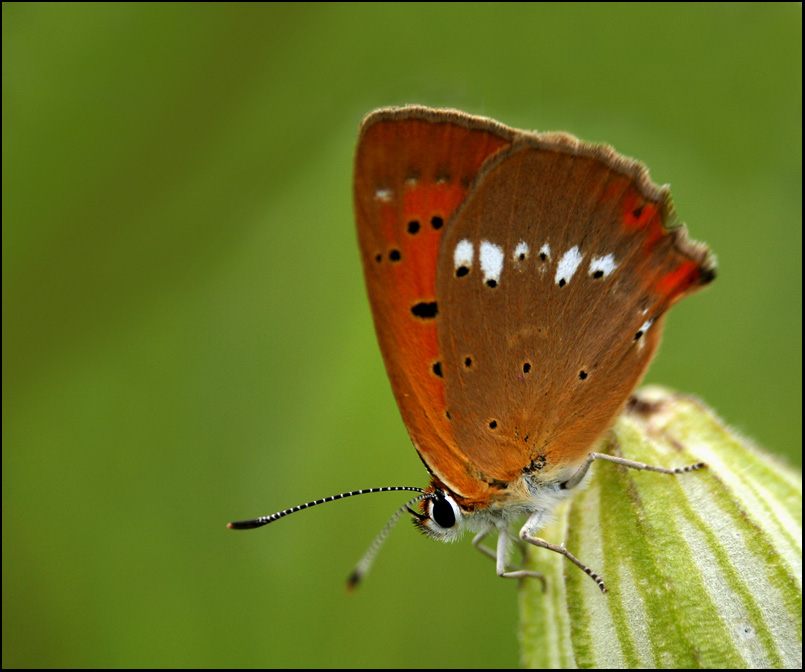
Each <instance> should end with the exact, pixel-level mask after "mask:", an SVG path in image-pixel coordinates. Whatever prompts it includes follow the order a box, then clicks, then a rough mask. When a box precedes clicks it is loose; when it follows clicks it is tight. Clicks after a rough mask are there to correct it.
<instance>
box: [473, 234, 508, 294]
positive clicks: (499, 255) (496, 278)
mask: <svg viewBox="0 0 805 672" xmlns="http://www.w3.org/2000/svg"><path fill="white" fill-rule="evenodd" d="M479 257H480V259H481V270H482V271H483V274H484V282H485V283H486V284H487V285H489V286H490V287H497V284H498V283H499V282H500V274H501V273H502V272H503V248H502V247H500V245H495V244H493V243H490V242H489V241H487V240H482V241H481V250H480V254H479Z"/></svg>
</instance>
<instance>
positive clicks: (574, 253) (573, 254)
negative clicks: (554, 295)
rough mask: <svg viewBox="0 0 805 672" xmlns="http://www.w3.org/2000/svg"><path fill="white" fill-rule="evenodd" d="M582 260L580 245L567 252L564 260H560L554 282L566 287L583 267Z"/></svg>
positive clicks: (563, 256)
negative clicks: (580, 267)
mask: <svg viewBox="0 0 805 672" xmlns="http://www.w3.org/2000/svg"><path fill="white" fill-rule="evenodd" d="M581 259H582V256H581V252H579V246H578V245H576V246H574V247H571V248H570V249H569V250H568V251H567V252H565V253H564V254H563V255H562V258H561V259H560V260H559V263H558V264H557V265H556V277H555V278H554V282H555V283H556V284H557V285H559V286H560V287H564V286H565V285H566V284H567V283H568V282H570V279H571V278H572V277H573V274H574V273H575V272H576V270H577V269H578V267H579V266H580V265H581Z"/></svg>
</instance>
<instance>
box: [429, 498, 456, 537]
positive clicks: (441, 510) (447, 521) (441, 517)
mask: <svg viewBox="0 0 805 672" xmlns="http://www.w3.org/2000/svg"><path fill="white" fill-rule="evenodd" d="M430 517H431V518H432V519H433V522H434V523H436V524H437V525H438V526H439V527H442V528H444V529H450V528H451V527H453V525H455V524H456V513H455V511H453V507H452V506H450V502H448V501H447V500H446V499H445V498H444V497H440V496H437V497H436V499H434V500H433V508H432V509H431V512H430Z"/></svg>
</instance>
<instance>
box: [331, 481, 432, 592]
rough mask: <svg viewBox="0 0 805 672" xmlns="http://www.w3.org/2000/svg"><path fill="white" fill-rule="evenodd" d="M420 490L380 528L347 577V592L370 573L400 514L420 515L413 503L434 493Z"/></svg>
mask: <svg viewBox="0 0 805 672" xmlns="http://www.w3.org/2000/svg"><path fill="white" fill-rule="evenodd" d="M419 492H421V493H423V494H421V495H419V497H414V499H412V500H411V501H410V502H406V503H405V504H403V505H402V506H401V507H400V508H399V509H397V511H396V513H395V514H394V515H393V516H392V517H391V520H390V521H389V522H388V523H386V526H385V527H384V528H383V529H382V530H380V534H378V535H377V536H376V537H375V540H374V541H373V542H372V545H371V546H369V548H368V549H366V553H364V554H363V557H362V558H361V559H360V562H358V564H357V565H355V569H353V570H352V574H350V575H349V578H348V579H347V586H346V588H347V592H352V591H353V590H354V589H355V588H357V586H358V583H360V581H361V579H362V578H363V577H364V576H366V575H367V574H368V573H369V569H370V567H371V566H372V563H373V562H374V559H375V556H376V555H377V552H378V551H379V550H380V547H381V546H382V545H383V542H384V541H386V538H387V537H388V536H389V533H390V532H391V528H393V527H394V526H395V525H396V524H397V521H398V520H399V519H400V516H401V515H402V514H404V513H405V512H406V511H410V512H411V513H413V514H414V515H419V514H417V513H416V512H415V511H413V510H412V509H411V505H412V504H416V503H417V502H421V501H422V500H423V499H428V498H429V497H433V495H432V494H431V493H429V492H425V491H424V490H419Z"/></svg>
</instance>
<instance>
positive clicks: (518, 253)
mask: <svg viewBox="0 0 805 672" xmlns="http://www.w3.org/2000/svg"><path fill="white" fill-rule="evenodd" d="M526 257H528V243H526V242H524V241H520V242H519V243H517V247H515V248H514V260H515V261H522V260H524V259H525V258H526Z"/></svg>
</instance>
